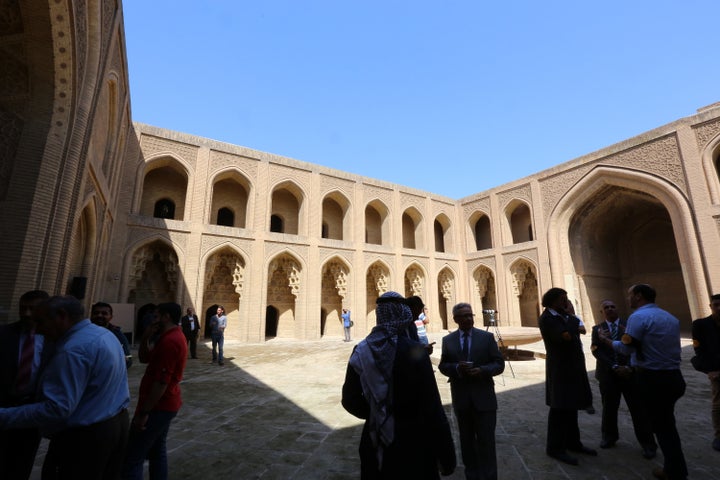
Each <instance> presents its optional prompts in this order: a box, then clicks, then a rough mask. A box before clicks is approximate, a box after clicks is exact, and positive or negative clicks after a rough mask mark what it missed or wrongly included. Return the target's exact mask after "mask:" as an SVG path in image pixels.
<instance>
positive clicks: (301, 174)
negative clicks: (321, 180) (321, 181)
mask: <svg viewBox="0 0 720 480" xmlns="http://www.w3.org/2000/svg"><path fill="white" fill-rule="evenodd" d="M311 177H312V175H311V173H310V172H308V171H307V170H301V169H299V168H292V167H288V166H286V165H278V164H275V163H271V164H270V185H271V186H272V187H274V186H275V185H277V184H279V183H282V182H286V181H289V182H290V183H294V184H295V185H297V186H299V187H300V188H301V189H302V190H304V195H306V196H307V195H308V194H309V192H310V179H311Z"/></svg>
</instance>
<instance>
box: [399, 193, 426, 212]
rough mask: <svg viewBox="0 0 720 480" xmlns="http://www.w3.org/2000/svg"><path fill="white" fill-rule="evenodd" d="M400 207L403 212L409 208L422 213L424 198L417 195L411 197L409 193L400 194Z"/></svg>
mask: <svg viewBox="0 0 720 480" xmlns="http://www.w3.org/2000/svg"><path fill="white" fill-rule="evenodd" d="M400 205H401V208H402V211H403V212H404V211H405V210H407V209H408V208H410V207H415V208H416V209H417V210H418V211H419V212H424V211H425V197H421V196H419V195H411V194H409V193H401V194H400Z"/></svg>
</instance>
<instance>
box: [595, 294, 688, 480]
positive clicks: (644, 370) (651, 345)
mask: <svg viewBox="0 0 720 480" xmlns="http://www.w3.org/2000/svg"><path fill="white" fill-rule="evenodd" d="M655 296H656V292H655V289H654V288H653V287H651V286H650V285H647V284H637V285H633V286H632V287H630V289H629V290H628V301H629V303H630V308H634V309H635V312H633V314H632V315H630V317H629V318H628V321H627V329H626V330H625V334H624V335H623V336H622V339H621V340H615V341H611V340H609V339H607V337H606V338H605V341H606V342H612V343H611V344H612V347H613V348H614V349H615V350H616V351H619V352H620V353H625V354H629V353H634V359H635V363H634V364H635V368H636V370H637V382H638V390H639V392H640V394H641V401H642V403H643V406H644V408H645V409H646V411H647V412H648V415H649V417H650V422H651V424H652V430H653V433H654V434H655V437H656V438H657V443H658V444H659V445H660V449H661V450H662V452H663V456H664V457H665V459H664V460H665V463H664V465H663V468H657V469H655V470H653V475H654V476H655V478H659V479H669V480H685V479H686V478H687V475H688V470H687V464H686V463H685V456H684V455H683V451H682V444H681V442H680V435H679V434H678V431H677V427H676V425H675V403H676V402H677V401H678V400H679V399H680V397H682V396H683V395H684V394H685V379H684V378H683V376H682V373H681V372H680V351H681V347H680V321H679V320H678V319H677V318H675V317H674V316H673V315H671V314H670V313H668V312H666V311H665V310H663V309H661V308H660V307H658V306H657V305H656V304H655Z"/></svg>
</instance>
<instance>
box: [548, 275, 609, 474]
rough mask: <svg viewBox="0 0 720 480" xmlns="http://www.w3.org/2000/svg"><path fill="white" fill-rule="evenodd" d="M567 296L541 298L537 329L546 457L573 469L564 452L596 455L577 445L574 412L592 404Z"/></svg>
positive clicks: (555, 293) (559, 292)
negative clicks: (540, 343)
mask: <svg viewBox="0 0 720 480" xmlns="http://www.w3.org/2000/svg"><path fill="white" fill-rule="evenodd" d="M567 304H568V298H567V292H566V291H565V290H563V289H562V288H556V287H555V288H551V289H550V290H548V291H547V292H545V294H544V295H543V298H542V306H543V307H545V311H543V313H542V315H540V318H539V319H538V326H539V327H540V333H541V334H542V338H543V342H544V343H545V351H546V354H547V356H546V357H545V403H546V404H547V406H548V407H550V412H549V413H548V431H547V444H546V453H547V454H548V456H550V457H553V458H555V459H557V460H560V461H561V462H565V463H567V464H569V465H577V464H578V459H577V458H575V457H573V456H572V455H569V454H568V451H571V452H577V453H584V454H586V455H597V452H596V451H595V450H593V449H592V448H588V447H585V446H584V445H583V444H582V442H581V441H580V427H579V426H578V410H580V409H585V408H586V407H587V406H588V405H590V404H591V403H592V393H591V391H590V381H589V380H588V376H587V369H586V368H585V354H584V353H583V348H582V342H581V341H580V332H579V327H580V320H579V319H578V318H577V317H575V316H572V315H569V314H568V313H567Z"/></svg>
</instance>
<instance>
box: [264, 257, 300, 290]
mask: <svg viewBox="0 0 720 480" xmlns="http://www.w3.org/2000/svg"><path fill="white" fill-rule="evenodd" d="M300 272H301V268H300V264H299V263H298V262H297V260H295V259H294V258H292V257H291V256H290V255H281V256H279V257H278V258H276V259H274V260H273V261H272V262H270V268H269V272H268V273H269V277H270V278H271V279H272V278H273V277H275V276H276V275H274V274H275V273H278V274H280V275H277V276H281V277H284V278H286V279H287V287H289V288H290V293H292V295H293V296H294V297H295V298H297V296H298V294H299V293H300ZM275 287H277V286H276V285H271V286H270V290H273V289H274V288H275Z"/></svg>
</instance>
